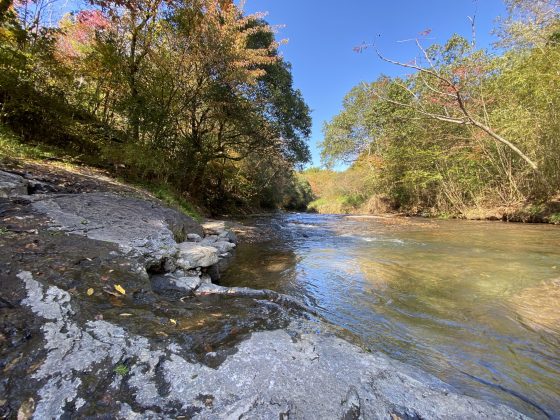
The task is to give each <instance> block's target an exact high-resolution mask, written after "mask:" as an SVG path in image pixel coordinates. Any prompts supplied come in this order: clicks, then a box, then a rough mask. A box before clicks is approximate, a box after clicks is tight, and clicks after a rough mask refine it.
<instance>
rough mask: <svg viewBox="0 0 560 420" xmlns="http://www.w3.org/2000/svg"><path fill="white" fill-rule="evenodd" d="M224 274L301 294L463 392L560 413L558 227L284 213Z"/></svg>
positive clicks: (227, 279) (368, 340) (361, 335)
mask: <svg viewBox="0 0 560 420" xmlns="http://www.w3.org/2000/svg"><path fill="white" fill-rule="evenodd" d="M246 223H248V224H252V225H256V226H265V227H266V228H267V229H272V230H273V231H274V233H275V234H274V235H271V240H269V241H265V242H261V243H257V244H248V243H245V244H240V245H239V247H238V249H237V255H236V258H235V262H234V263H233V265H232V266H230V268H229V269H228V270H227V271H226V273H225V274H224V275H223V277H222V279H221V281H220V283H221V284H223V285H227V286H247V287H253V288H263V289H272V290H275V291H278V292H282V293H286V294H288V295H292V296H295V297H298V298H300V299H301V300H303V301H304V302H305V303H306V304H307V305H309V306H310V307H312V308H314V309H315V310H316V311H317V312H318V313H319V314H320V315H322V316H323V317H324V318H325V319H326V320H328V321H329V322H330V323H332V324H334V325H336V326H339V327H341V328H343V329H344V330H346V331H348V332H349V333H350V334H352V335H353V336H356V337H358V339H359V340H360V341H362V342H363V343H364V344H365V345H366V346H367V347H369V348H370V349H372V350H378V351H382V352H384V353H386V354H388V355H389V356H391V357H393V358H395V359H397V360H400V361H403V362H405V363H408V364H412V365H414V366H417V367H419V368H421V369H423V370H425V371H428V372H430V373H432V374H434V375H435V376H437V377H438V378H440V379H442V380H443V381H445V382H447V383H449V384H451V385H452V386H454V387H455V388H457V389H458V390H459V391H461V392H463V393H465V394H467V395H471V396H474V397H479V398H484V399H487V400H491V401H497V402H501V403H504V404H507V405H509V406H512V407H514V408H516V409H518V410H520V411H522V412H524V413H526V414H528V415H530V416H532V417H536V418H546V417H550V418H560V228H558V227H555V226H546V225H521V224H505V223H500V222H464V221H440V220H425V219H401V218H396V219H390V218H368V217H353V216H334V215H314V214H292V213H289V214H280V215H276V216H271V217H261V218H254V219H251V220H249V221H248V222H246Z"/></svg>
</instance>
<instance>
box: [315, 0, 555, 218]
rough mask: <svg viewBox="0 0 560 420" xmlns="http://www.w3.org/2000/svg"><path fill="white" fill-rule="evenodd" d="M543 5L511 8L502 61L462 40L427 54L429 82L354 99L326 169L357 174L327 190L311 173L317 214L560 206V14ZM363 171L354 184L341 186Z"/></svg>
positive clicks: (341, 119)
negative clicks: (341, 167) (559, 38)
mask: <svg viewBox="0 0 560 420" xmlns="http://www.w3.org/2000/svg"><path fill="white" fill-rule="evenodd" d="M538 3H539V4H538V5H536V4H535V2H530V1H525V0H515V1H509V2H508V4H509V6H510V11H511V12H512V15H511V17H510V18H509V19H508V20H506V21H504V22H503V23H502V26H501V27H500V30H501V32H500V33H501V35H502V37H503V38H502V41H503V42H502V46H507V48H505V49H504V50H502V51H500V54H494V55H492V54H489V53H488V52H486V51H480V50H476V48H474V46H473V45H472V43H470V42H468V41H467V40H465V39H464V38H462V37H460V36H457V35H454V36H452V37H451V38H450V39H449V40H448V41H447V42H446V43H445V44H443V45H433V46H431V47H429V48H427V49H426V50H425V54H426V58H429V60H430V63H427V62H426V63H425V65H426V67H425V69H427V70H426V71H418V72H416V73H414V74H412V75H410V76H409V77H407V78H406V79H401V78H388V77H380V78H379V79H378V80H376V81H375V82H373V83H363V84H360V85H358V86H356V87H355V88H353V89H352V90H351V91H350V92H349V93H348V95H347V96H346V97H345V99H344V102H343V109H342V111H341V112H340V113H339V114H338V115H336V116H335V117H334V118H333V119H332V120H331V121H330V122H329V123H327V124H325V127H324V140H323V142H322V144H321V147H322V153H321V156H322V160H323V163H325V164H326V165H327V167H332V166H333V165H335V164H337V163H339V162H343V163H351V164H352V166H351V167H350V168H349V169H348V170H347V171H345V172H344V173H341V174H336V173H331V172H329V171H326V172H325V174H328V176H326V177H325V176H323V179H320V177H318V176H317V174H316V173H315V174H311V173H308V174H307V175H308V179H310V183H311V185H312V187H313V191H314V193H315V194H316V195H317V196H318V197H320V200H318V201H316V202H314V203H312V204H311V205H312V206H315V208H317V209H319V210H320V209H321V208H325V207H327V204H326V203H325V202H324V200H326V201H327V202H329V203H332V204H333V206H335V207H338V208H339V209H340V211H341V212H346V211H363V210H367V209H366V207H365V206H364V205H363V203H366V202H369V198H375V200H374V202H373V204H375V201H376V200H377V201H378V200H379V199H382V201H384V200H385V201H386V204H387V205H389V206H390V207H392V208H393V209H396V210H400V211H404V212H407V213H423V214H424V213H430V214H445V215H462V214H466V213H469V212H470V210H471V209H473V208H476V209H480V208H488V209H492V208H494V209H496V208H512V207H518V208H520V207H522V206H523V205H524V203H527V202H533V203H535V202H536V203H538V202H546V201H547V200H550V199H551V198H552V197H554V196H555V195H557V194H558V192H559V186H560V143H559V141H560V140H559V139H560V136H559V133H560V115H559V114H558V110H559V109H560V77H559V75H560V64H559V63H560V44H558V43H556V42H554V39H555V38H554V36H555V34H556V33H557V32H558V28H559V27H560V14H559V10H558V2H553V1H542V2H538ZM535 22H539V24H538V25H535ZM543 39H546V41H545V42H542V40H543ZM506 41H507V42H506ZM403 66H405V67H406V66H407V65H406V64H403ZM457 94H458V95H459V97H460V101H458V100H457ZM475 122H476V124H475ZM481 126H484V128H481ZM498 137H500V138H498ZM501 139H507V140H508V141H509V143H510V144H509V145H508V144H507V143H506V142H503V141H502V140H501ZM511 145H513V146H514V147H516V148H517V151H516V150H515V149H514V147H511ZM528 160H530V161H531V162H533V163H535V164H536V166H537V167H538V171H534V170H533V169H532V168H531V166H530V165H528V163H529V162H528ZM358 167H359V169H358ZM356 171H359V172H360V173H361V174H362V177H361V178H360V179H359V180H357V182H355V183H352V182H351V183H348V182H343V181H342V180H343V179H344V178H345V177H348V176H351V174H352V173H356ZM313 179H315V181H313ZM334 180H336V181H334ZM341 200H342V202H343V203H344V205H338V204H336V203H339V202H341ZM372 208H378V209H380V211H384V209H385V208H387V206H385V205H380V206H377V205H374V206H373V207H372Z"/></svg>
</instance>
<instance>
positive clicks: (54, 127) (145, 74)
mask: <svg viewBox="0 0 560 420" xmlns="http://www.w3.org/2000/svg"><path fill="white" fill-rule="evenodd" d="M62 7H63V3H62V2H58V1H57V0H16V1H13V0H1V2H0V124H2V126H3V127H7V128H8V129H10V130H11V131H12V132H13V133H15V134H16V135H17V136H20V137H21V138H22V140H23V141H24V142H27V143H32V144H36V143H41V144H48V145H50V146H53V147H56V148H58V149H57V150H61V151H63V152H64V153H67V154H70V155H72V156H74V157H76V158H78V159H80V160H82V161H85V162H86V163H89V164H92V163H93V164H96V165H98V166H105V167H107V168H110V169H114V170H116V171H117V172H118V174H119V175H121V176H123V177H126V178H128V179H132V180H137V181H140V182H145V183H155V184H158V185H164V186H166V188H167V187H169V188H171V189H172V190H173V191H175V192H176V193H178V194H181V195H182V196H184V198H186V199H189V200H194V201H196V202H198V203H200V204H201V205H203V206H205V207H206V208H207V209H209V210H210V211H224V210H228V209H229V208H243V207H247V208H251V207H258V206H268V207H275V206H278V205H280V204H282V202H283V201H284V200H285V196H286V194H288V195H289V192H290V191H292V190H293V189H294V188H295V185H296V184H297V179H296V178H295V177H294V173H293V171H294V169H295V168H296V167H297V166H298V165H301V164H303V163H305V162H307V161H308V160H309V159H310V152H309V148H308V145H307V139H308V137H309V135H310V129H311V119H310V111H309V108H308V106H307V105H306V103H305V101H304V100H303V97H302V95H301V93H300V92H299V91H298V90H297V89H295V88H294V87H293V82H292V75H291V69H290V65H289V64H288V63H286V62H285V61H284V60H283V58H282V57H281V56H280V55H279V53H278V46H279V44H278V42H276V41H275V36H274V29H273V28H272V27H270V26H269V25H268V24H267V23H266V21H264V20H263V17H262V16H261V15H245V14H244V13H243V11H242V10H240V9H239V8H238V7H237V6H236V5H235V4H234V3H233V2H232V1H228V0H220V1H218V0H90V2H89V3H87V4H86V7H84V8H82V9H81V10H76V11H72V12H69V13H66V14H64V15H63V16H62V17H61V19H60V21H59V22H57V23H56V22H55V24H53V23H52V22H50V20H51V14H49V13H48V11H52V10H53V9H54V10H57V8H58V10H60V9H61V8H62Z"/></svg>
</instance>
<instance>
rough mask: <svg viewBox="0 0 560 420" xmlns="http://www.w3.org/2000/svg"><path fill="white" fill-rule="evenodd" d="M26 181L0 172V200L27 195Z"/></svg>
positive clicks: (17, 176)
mask: <svg viewBox="0 0 560 420" xmlns="http://www.w3.org/2000/svg"><path fill="white" fill-rule="evenodd" d="M27 187H28V181H27V180H26V179H25V178H23V177H21V176H19V175H15V174H12V173H9V172H4V171H0V198H7V197H12V196H14V195H26V194H27Z"/></svg>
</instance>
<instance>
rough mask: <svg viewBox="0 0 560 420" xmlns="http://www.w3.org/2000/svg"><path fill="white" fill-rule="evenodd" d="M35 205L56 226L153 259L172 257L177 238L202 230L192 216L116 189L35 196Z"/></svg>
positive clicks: (175, 248) (174, 252)
mask: <svg viewBox="0 0 560 420" xmlns="http://www.w3.org/2000/svg"><path fill="white" fill-rule="evenodd" d="M34 200H35V201H34V202H33V207H34V209H35V210H36V211H39V212H41V213H43V214H45V215H47V216H48V217H49V218H50V219H51V220H52V222H53V227H55V228H57V229H59V230H62V231H64V232H68V233H72V234H78V235H84V236H87V237H88V238H90V239H95V240H100V241H106V242H112V243H115V244H118V245H119V246H120V247H121V249H122V250H123V251H125V252H129V251H134V252H137V253H138V254H140V255H143V256H145V257H147V258H148V259H149V260H156V261H157V260H161V259H162V258H165V257H170V258H171V257H172V256H174V255H175V254H176V252H177V246H176V245H177V241H182V240H184V239H185V238H186V237H187V235H188V234H189V233H196V234H199V235H200V234H202V228H201V226H200V225H199V224H198V223H197V222H196V221H194V220H193V219H191V218H190V217H188V216H186V215H184V214H182V213H180V212H178V211H176V210H173V209H170V208H166V207H162V206H160V205H158V204H156V203H152V202H150V201H146V200H142V199H137V198H130V197H123V196H120V195H117V194H112V193H86V194H64V195H62V194H61V195H54V196H43V197H37V198H34Z"/></svg>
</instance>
